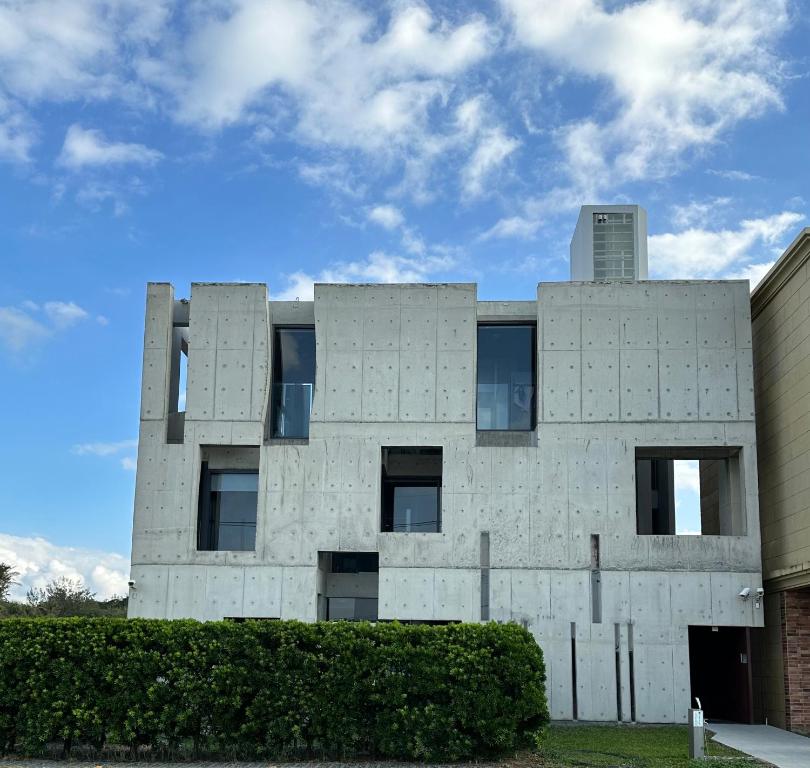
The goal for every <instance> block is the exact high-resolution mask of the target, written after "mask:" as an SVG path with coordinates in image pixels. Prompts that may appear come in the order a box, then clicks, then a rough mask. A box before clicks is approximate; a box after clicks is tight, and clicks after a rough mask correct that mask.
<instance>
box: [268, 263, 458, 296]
mask: <svg viewBox="0 0 810 768" xmlns="http://www.w3.org/2000/svg"><path fill="white" fill-rule="evenodd" d="M453 264H454V259H453V258H452V257H451V256H448V255H443V256H442V255H434V256H427V257H422V258H409V257H406V256H397V255H392V254H388V253H385V252H384V251H374V252H373V253H372V254H370V255H369V257H368V258H367V259H363V260H359V261H348V262H340V263H337V264H334V265H332V266H331V267H328V268H327V269H324V270H322V271H321V272H320V273H319V274H318V275H310V274H307V273H306V272H294V273H293V274H291V275H288V276H287V287H286V288H285V289H284V290H283V291H281V293H280V294H278V295H277V296H276V297H275V298H276V299H277V300H280V301H291V300H294V299H300V300H301V301H312V298H313V295H314V294H313V288H314V284H315V283H356V282H361V283H362V282H368V283H423V282H427V281H428V280H429V278H430V277H431V276H432V275H435V274H437V273H440V272H444V271H446V270H448V269H450V267H452V266H453Z"/></svg>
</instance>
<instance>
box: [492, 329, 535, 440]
mask: <svg viewBox="0 0 810 768" xmlns="http://www.w3.org/2000/svg"><path fill="white" fill-rule="evenodd" d="M536 333H537V331H536V327H535V326H534V325H503V324H502V325H479V326H478V408H477V428H478V429H479V430H515V431H517V430H531V429H534V426H535V396H536V395H535V393H536V388H537V385H536V381H535V369H536V365H535V361H536V356H537V353H536V351H535V350H536V344H535V338H536Z"/></svg>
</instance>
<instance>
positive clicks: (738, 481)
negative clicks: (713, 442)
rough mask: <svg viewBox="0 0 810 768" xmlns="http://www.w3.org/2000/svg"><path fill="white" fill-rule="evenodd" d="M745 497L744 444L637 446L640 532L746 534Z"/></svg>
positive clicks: (651, 533)
mask: <svg viewBox="0 0 810 768" xmlns="http://www.w3.org/2000/svg"><path fill="white" fill-rule="evenodd" d="M744 499H745V493H744V486H743V477H742V462H741V451H740V449H739V448H727V447H711V448H638V449H636V517H637V532H638V533H639V534H642V535H659V536H699V535H703V536H743V535H745V532H746V522H745V504H744Z"/></svg>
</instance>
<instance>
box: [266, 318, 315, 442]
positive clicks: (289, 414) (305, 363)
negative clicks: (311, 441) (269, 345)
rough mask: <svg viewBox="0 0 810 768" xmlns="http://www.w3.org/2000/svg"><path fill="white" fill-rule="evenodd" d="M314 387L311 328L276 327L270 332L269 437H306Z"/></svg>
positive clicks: (312, 333) (313, 342)
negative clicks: (271, 374) (271, 343)
mask: <svg viewBox="0 0 810 768" xmlns="http://www.w3.org/2000/svg"><path fill="white" fill-rule="evenodd" d="M314 387H315V329H314V328H313V327H312V326H295V327H293V326H277V327H276V328H275V329H274V332H273V383H272V387H271V408H270V411H271V428H270V434H271V436H272V437H273V438H308V437H309V418H310V413H311V411H312V393H313V389H314Z"/></svg>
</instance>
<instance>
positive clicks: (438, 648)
mask: <svg viewBox="0 0 810 768" xmlns="http://www.w3.org/2000/svg"><path fill="white" fill-rule="evenodd" d="M547 721H548V710H547V707H546V696H545V668H544V665H543V657H542V653H541V651H540V649H539V648H538V646H537V644H536V643H535V641H534V639H533V638H532V636H531V635H530V634H529V633H528V632H527V631H526V630H524V629H523V628H521V627H519V626H517V625H514V624H494V623H490V624H483V625H477V624H455V625H447V626H410V625H409V626H405V625H400V624H397V623H392V624H376V625H373V624H366V623H347V622H334V623H333V622H328V623H324V622H322V623H317V624H303V623H300V622H294V621H292V622H286V621H285V622H278V621H266V622H258V621H246V622H244V623H234V622H210V623H204V624H201V623H198V622H194V621H153V620H129V621H127V620H125V619H107V618H105V619H6V620H3V621H0V749H2V751H3V752H4V753H6V754H8V753H24V754H28V755H38V754H42V753H43V751H44V750H45V749H46V746H47V745H49V744H50V745H51V746H52V745H53V743H54V742H58V743H59V744H63V745H64V750H65V753H67V754H69V753H70V750H71V749H72V748H75V747H77V746H78V745H82V746H90V747H94V748H95V749H97V750H101V749H102V747H103V746H104V745H105V744H106V745H111V744H115V745H126V746H128V747H129V748H130V749H131V750H133V752H134V751H138V750H141V749H142V748H143V747H148V748H150V750H151V752H152V754H155V755H158V754H160V755H173V756H177V757H182V756H192V755H193V756H199V755H210V756H214V755H217V756H220V757H227V758H247V757H263V758H278V757H284V756H293V755H301V754H306V755H310V756H314V755H319V756H333V757H347V756H358V755H373V756H378V757H387V758H399V759H414V760H460V759H466V758H475V757H481V756H494V755H499V754H504V753H510V752H513V751H514V750H516V749H519V748H521V747H526V746H531V745H533V744H534V743H535V741H536V739H537V736H538V735H539V733H540V732H541V730H542V728H543V727H544V726H545V724H546V723H547Z"/></svg>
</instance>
